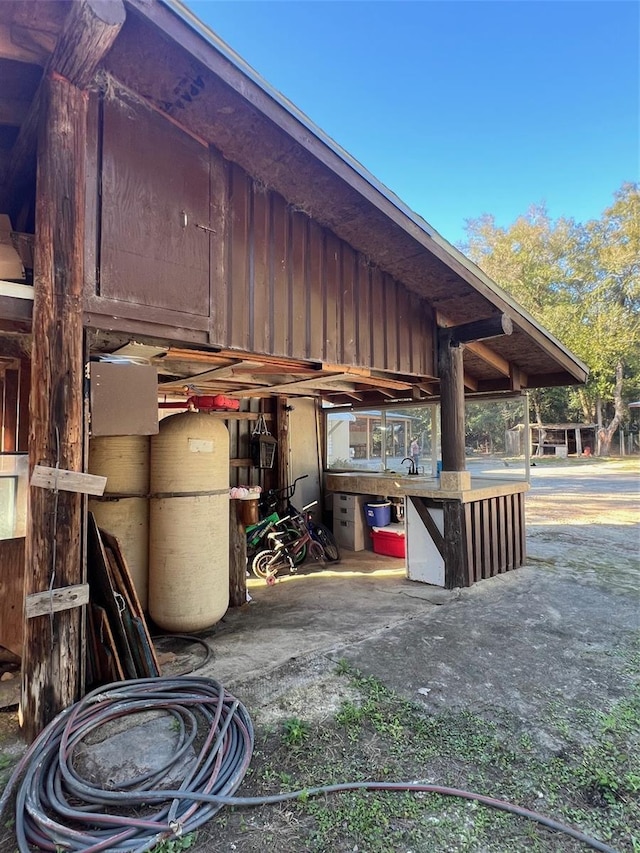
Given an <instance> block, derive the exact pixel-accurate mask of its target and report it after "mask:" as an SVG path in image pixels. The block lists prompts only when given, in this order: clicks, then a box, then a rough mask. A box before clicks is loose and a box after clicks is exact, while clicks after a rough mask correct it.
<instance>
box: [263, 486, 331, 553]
mask: <svg viewBox="0 0 640 853" xmlns="http://www.w3.org/2000/svg"><path fill="white" fill-rule="evenodd" d="M308 476H309V475H308V474H303V475H302V476H301V477H296V479H295V480H294V481H293V483H292V484H291V485H290V486H285V488H284V489H269V491H267V492H265V493H264V494H263V496H262V498H261V499H260V506H261V510H262V512H263V513H265V514H266V513H268V512H274V511H275V510H277V509H280V508H282V510H283V514H284V515H287V516H289V517H295V516H299V515H301V512H300V510H298V509H297V508H296V507H295V506H294V505H293V504H292V503H291V499H292V498H293V496H294V494H295V491H296V484H297V483H298V482H299V481H300V480H306V478H307V477H308ZM314 503H317V501H315V502H314ZM309 506H313V504H309ZM305 523H306V525H307V528H308V530H309V533H310V534H311V538H312V539H313V540H314V541H316V542H318V543H319V544H320V545H321V546H322V548H323V550H324V553H325V556H326V558H327V560H328V561H329V562H330V563H336V562H338V560H339V559H340V550H339V548H338V543H337V542H336V540H335V537H334V535H333V533H332V532H331V531H330V530H329V528H328V527H325V525H324V524H322V523H321V522H319V521H314V519H313V515H312V514H311V513H309V512H307V513H305ZM303 559H304V557H303ZM301 562H302V560H300V561H299V563H301ZM299 563H298V564H299Z"/></svg>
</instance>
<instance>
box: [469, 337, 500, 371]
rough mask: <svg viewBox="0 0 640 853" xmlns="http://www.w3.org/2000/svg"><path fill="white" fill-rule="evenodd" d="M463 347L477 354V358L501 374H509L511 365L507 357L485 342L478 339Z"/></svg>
mask: <svg viewBox="0 0 640 853" xmlns="http://www.w3.org/2000/svg"><path fill="white" fill-rule="evenodd" d="M465 347H466V348H467V349H468V350H469V351H470V352H472V353H473V354H474V355H477V356H478V358H480V359H482V361H484V362H486V364H490V365H491V367H493V368H495V369H496V370H497V371H498V373H502V375H503V376H509V374H510V370H511V367H510V364H509V362H508V361H507V359H506V358H504V357H503V356H501V355H499V354H498V353H497V352H494V351H493V350H492V349H490V348H489V347H488V346H487V345H486V344H483V343H480V342H479V341H478V342H477V343H472V344H465Z"/></svg>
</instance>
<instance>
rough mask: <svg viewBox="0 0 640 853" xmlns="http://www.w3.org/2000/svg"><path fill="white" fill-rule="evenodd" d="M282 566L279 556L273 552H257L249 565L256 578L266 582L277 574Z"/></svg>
mask: <svg viewBox="0 0 640 853" xmlns="http://www.w3.org/2000/svg"><path fill="white" fill-rule="evenodd" d="M283 565H284V563H283V561H282V560H281V559H280V555H279V554H278V553H277V552H276V551H273V550H267V551H259V552H258V553H257V554H256V555H255V557H254V558H253V561H252V563H251V571H252V572H253V573H254V575H255V576H256V577H257V578H260V579H261V580H266V579H267V578H268V577H269V576H273V575H275V574H276V573H277V571H278V569H281V568H282V566H283Z"/></svg>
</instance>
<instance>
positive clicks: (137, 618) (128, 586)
mask: <svg viewBox="0 0 640 853" xmlns="http://www.w3.org/2000/svg"><path fill="white" fill-rule="evenodd" d="M100 534H101V536H102V539H103V541H104V543H105V545H106V546H107V547H108V548H109V549H110V550H111V552H112V553H113V555H114V557H115V560H116V565H117V574H116V578H117V580H118V582H119V583H121V585H122V589H121V591H122V593H123V595H125V597H126V599H127V601H128V602H129V605H130V608H131V614H132V616H133V619H134V623H135V625H136V628H137V631H138V634H139V635H140V637H141V640H142V641H143V644H144V646H146V647H147V649H146V656H147V658H148V663H149V665H150V667H151V672H150V673H149V674H150V675H159V674H160V665H159V663H158V659H157V657H156V651H155V648H154V645H153V641H152V639H151V635H150V634H149V631H148V629H147V623H146V620H145V618H144V612H143V610H142V605H141V604H140V599H139V598H138V593H137V592H136V588H135V585H134V583H133V578H132V575H131V572H130V571H129V567H128V565H127V561H126V558H125V556H124V553H123V551H122V548H121V547H120V543H119V542H118V540H117V538H116V537H115V536H113V535H112V534H111V533H108V532H107V531H106V530H101V531H100ZM153 670H155V672H154V671H153Z"/></svg>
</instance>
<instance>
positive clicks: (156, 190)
mask: <svg viewBox="0 0 640 853" xmlns="http://www.w3.org/2000/svg"><path fill="white" fill-rule="evenodd" d="M0 80H1V81H2V85H1V86H0V213H1V214H6V215H7V216H8V217H9V221H10V226H9V227H8V229H7V228H5V230H4V231H1V230H0V239H1V240H3V241H4V242H0V247H4V248H5V249H6V250H7V252H8V253H9V254H11V253H12V252H15V253H17V257H18V258H19V261H18V262H17V266H16V269H18V273H17V274H9V275H7V274H6V273H5V274H4V276H2V277H3V278H4V279H5V280H4V281H3V282H2V284H1V285H0V388H1V393H0V399H1V401H2V448H1V449H2V451H3V457H2V458H3V459H9V457H11V456H12V455H14V454H20V453H23V454H24V453H28V460H29V468H30V471H33V469H34V468H35V466H41V467H43V468H52V469H58V471H62V472H65V473H66V472H72V473H87V471H88V445H89V435H90V434H91V422H95V417H96V416H97V414H98V413H97V412H96V413H93V414H92V413H91V412H90V399H91V393H92V391H94V392H96V397H97V388H96V387H94V388H93V389H89V390H88V385H89V384H90V383H89V375H90V372H89V370H88V366H89V365H90V364H91V365H94V364H96V363H99V362H96V361H95V359H97V358H104V356H105V355H106V356H109V355H111V356H113V357H114V361H117V358H118V357H120V358H125V359H126V358H131V359H133V360H134V361H135V359H136V358H139V359H145V360H146V361H147V362H148V363H149V364H150V365H151V366H152V367H153V368H154V370H156V371H157V380H154V381H157V383H158V389H157V390H158V399H159V401H161V402H162V401H165V402H166V401H170V400H174V401H175V400H176V399H179V398H180V395H181V394H183V389H184V387H185V385H188V384H191V383H193V384H194V385H195V386H196V388H197V393H200V394H226V395H230V396H232V397H234V398H235V399H240V400H241V401H242V406H241V410H240V411H239V412H237V413H234V414H233V415H232V414H228V416H227V417H226V418H225V419H226V422H227V424H228V425H229V432H230V436H231V439H230V447H231V452H230V456H231V458H230V471H231V475H230V482H231V483H232V484H233V483H234V482H245V483H246V482H249V481H251V482H258V480H259V479H260V477H262V482H263V484H267V485H269V484H272V485H275V484H277V483H283V482H286V481H287V479H288V477H289V469H288V465H289V453H288V450H287V447H288V445H287V442H288V415H289V409H290V406H288V405H287V400H290V399H291V398H292V397H299V398H301V399H302V398H304V399H310V400H311V401H312V404H313V405H314V406H315V407H316V409H319V406H320V401H328V402H331V403H334V404H340V405H354V406H358V405H360V406H369V407H370V406H372V405H376V406H378V405H385V404H388V403H394V404H397V403H398V401H405V402H406V401H411V402H414V403H415V402H418V401H425V400H427V401H428V400H436V399H437V400H439V401H440V405H441V420H442V423H441V431H442V461H443V475H442V477H443V479H442V484H441V488H442V489H443V490H444V491H445V492H446V493H447V494H450V495H456V496H458V498H457V499H456V500H453V499H452V500H451V501H449V503H448V504H447V509H446V512H445V532H444V539H443V538H442V536H441V537H440V539H441V540H442V541H440V542H439V545H440V547H441V549H444V551H443V552H446V554H447V560H448V565H449V566H450V567H453V566H454V565H455V566H462V567H463V569H462V570H461V571H462V572H463V574H462V580H458V582H462V583H465V582H469V581H468V578H467V577H466V575H464V572H465V571H466V568H464V567H466V566H467V564H468V562H469V555H470V553H471V552H472V551H473V549H474V547H475V548H476V550H478V553H479V549H480V550H481V548H480V539H478V542H477V543H476V544H475V545H474V540H473V535H472V534H473V531H472V529H471V527H472V526H473V525H474V524H476V523H478V524H484V525H485V533H486V531H487V530H488V531H489V533H488V534H486V535H485V540H486V541H484V546H486V548H487V549H488V548H489V547H490V544H491V543H490V542H489V539H488V538H487V535H489V536H491V535H492V533H494V532H495V537H498V538H500V536H501V535H502V534H501V532H499V531H498V527H497V525H498V523H500V524H502V525H503V526H505V525H506V533H504V531H503V533H504V536H506V538H505V539H504V541H507V539H508V530H509V529H510V527H511V526H513V524H515V521H514V520H515V518H516V515H517V516H518V518H520V515H518V514H519V513H520V512H521V511H523V509H522V507H523V504H522V502H521V500H520V498H521V496H520V497H519V498H518V501H519V502H517V503H515V504H514V505H513V507H512V506H511V504H508V506H509V510H508V514H504V513H503V514H502V515H498V517H497V518H498V520H496V518H495V517H494V518H493V520H492V522H491V524H492V525H493V526H491V525H489V526H487V525H488V522H487V521H486V519H485V521H484V522H482V521H481V515H482V507H479V508H478V509H477V518H476V514H475V509H471V510H470V511H467V510H465V507H464V500H461V499H459V496H460V495H464V493H465V490H468V489H469V486H470V484H469V478H468V474H467V472H466V471H465V448H464V423H463V421H464V418H463V404H464V398H465V394H467V395H468V394H474V395H482V394H485V393H487V394H488V393H491V394H496V393H505V394H513V393H518V392H520V391H523V390H526V389H527V388H537V387H544V386H551V385H567V384H573V383H580V382H583V381H584V380H585V378H586V369H585V367H584V365H582V364H581V363H580V362H578V361H577V360H576V358H575V357H574V356H573V355H572V354H571V353H570V352H568V351H567V350H566V349H565V348H563V346H562V345H561V344H560V343H558V341H556V340H554V339H553V338H552V337H551V336H550V335H549V333H548V332H547V331H546V330H545V329H543V328H541V327H540V326H539V325H538V324H537V323H536V322H535V321H534V320H533V319H532V318H531V317H530V316H528V315H527V314H526V313H525V312H524V311H523V310H522V309H521V308H520V307H519V306H518V305H517V304H516V303H515V302H514V301H513V300H512V299H511V298H510V297H509V296H508V295H506V294H505V293H504V292H502V291H501V290H500V289H499V288H498V287H497V286H496V285H495V284H494V283H493V282H492V281H490V280H489V279H488V278H487V276H485V275H484V274H483V273H482V272H481V271H480V270H479V269H478V268H477V267H475V266H474V265H473V264H472V263H471V262H469V261H468V260H467V259H466V258H465V257H464V256H463V255H462V254H460V253H459V252H458V251H457V250H456V249H454V248H453V247H452V246H451V245H449V244H448V243H447V242H446V241H445V240H444V239H443V238H442V237H441V236H440V235H439V234H438V233H437V232H435V231H434V230H433V229H432V228H431V227H430V226H429V225H428V224H427V223H426V222H425V221H424V220H422V219H421V218H420V217H418V216H416V215H415V214H414V213H412V212H411V211H410V210H409V209H408V208H407V207H406V206H405V205H404V204H403V203H402V202H401V201H400V200H399V199H398V198H397V197H396V196H394V195H393V193H391V192H390V191H389V190H387V189H386V188H385V187H384V186H382V185H381V184H380V183H379V182H378V181H376V180H375V178H374V177H373V176H372V175H371V174H369V173H368V172H366V170H364V169H363V168H362V166H360V164H358V163H357V162H356V161H355V160H353V159H352V158H351V157H350V156H349V155H348V154H347V153H346V152H345V151H344V150H342V149H341V148H340V147H339V146H338V145H336V144H335V143H334V142H333V141H332V140H331V139H329V138H328V137H327V136H326V135H325V134H323V133H322V131H321V130H320V129H319V128H317V127H316V126H314V125H313V124H312V123H311V122H310V121H309V120H308V119H307V118H306V117H305V116H304V115H303V114H301V113H300V112H299V111H298V110H297V109H296V108H295V107H294V106H293V105H292V104H291V103H290V102H288V101H287V100H286V99H284V98H283V97H282V96H281V95H279V94H278V93H277V92H275V91H274V90H273V89H271V88H270V87H269V86H268V85H267V84H266V83H265V81H264V80H262V79H261V78H260V77H259V76H258V75H257V74H256V73H255V72H254V71H253V70H252V69H251V68H249V67H248V66H247V65H246V64H245V63H244V62H243V61H242V59H241V58H240V57H238V56H237V55H236V54H235V53H234V52H233V51H232V50H230V49H229V48H228V47H227V46H226V45H224V44H223V43H222V42H221V41H220V40H219V39H218V38H217V37H216V35H215V34H214V33H212V32H211V31H210V30H208V29H207V28H206V27H204V26H203V25H202V24H200V23H199V22H198V21H197V20H196V19H195V18H194V17H193V16H192V15H191V14H190V12H189V11H188V10H187V9H186V8H185V7H184V6H183V5H182V4H180V3H178V2H174V0H73V2H70V0H29V2H23V0H4V2H3V3H2V4H0ZM3 234H4V237H3V236H2V235H3ZM0 258H2V255H1V254H0ZM13 260H14V264H15V263H16V262H15V257H14V259H13ZM94 385H95V383H94ZM118 391H119V385H118V383H116V385H115V387H113V388H112V390H111V396H110V401H111V402H112V403H113V405H114V406H116V403H117V402H118V401H117V399H116V398H117V397H118ZM188 393H193V391H191V392H188ZM154 394H155V391H154ZM183 396H184V394H183ZM138 399H142V396H139V395H137V392H136V391H130V392H128V393H126V394H125V399H124V400H123V401H121V403H122V405H121V406H120V408H119V409H114V410H113V411H120V412H123V413H124V414H123V415H122V417H123V418H124V419H125V420H126V417H125V415H126V414H127V413H128V414H131V415H135V414H137V412H136V410H137V408H138V404H137V403H136V401H137V400H138ZM140 405H141V404H140ZM106 408H107V412H109V407H108V406H107V407H106ZM113 411H112V414H113ZM261 412H262V413H264V414H265V415H266V417H267V423H269V424H270V425H271V430H272V432H273V433H274V435H276V436H277V438H278V460H277V465H276V467H275V468H274V469H273V471H266V472H262V474H259V472H256V470H255V469H253V468H252V463H251V459H250V455H249V452H248V438H249V436H250V432H251V429H252V426H253V424H254V423H255V418H256V417H257V415H258V413H261ZM156 416H157V411H156V412H155V414H154V417H156ZM90 418H91V421H90ZM133 420H134V421H135V417H134V418H133ZM127 422H128V421H127ZM318 423H319V425H320V431H321V426H322V420H321V418H320V417H319V415H318ZM126 429H127V427H126V426H125V425H124V421H123V426H122V430H123V431H124V432H126ZM130 429H131V430H132V431H135V427H131V428H130ZM308 441H309V446H308V447H307V450H306V452H307V453H308V454H309V455H310V456H311V457H313V458H314V459H316V460H317V458H318V446H317V442H316V435H315V434H311V435H310V436H309V439H308ZM57 476H58V475H56V477H57ZM55 482H56V484H57V483H58V480H57V479H56V480H55ZM78 488H80V491H66V490H62V489H58V488H57V485H56V487H55V488H38V487H35V486H34V485H32V486H31V487H30V488H29V513H28V517H27V518H26V519H25V520H24V529H23V531H22V533H23V534H24V539H22V538H20V537H17V536H13V537H9V538H8V539H5V540H3V541H2V543H1V544H2V546H3V550H2V564H1V568H0V597H1V596H6V595H7V586H8V583H9V578H10V577H15V576H16V575H15V572H14V573H13V574H12V572H11V569H10V566H11V565H16V564H17V563H19V562H20V563H21V561H22V559H23V549H24V560H25V563H26V567H27V570H26V571H25V572H24V577H25V586H24V596H25V598H29V597H30V596H34V595H37V594H40V593H46V591H47V590H49V589H50V588H51V587H52V585H53V587H55V589H56V590H61V591H62V592H61V593H60V596H59V598H60V599H63V598H64V594H63V593H64V590H65V589H69V588H75V587H77V586H78V585H82V584H83V582H84V579H85V574H84V573H85V566H86V560H85V550H84V545H83V542H84V531H85V518H86V501H87V498H86V494H83V493H82V486H79V487H78ZM514 494H515V493H514ZM516 497H517V495H516ZM469 506H471V505H470V504H469ZM423 509H424V511H425V513H426V517H427V520H426V522H425V523H427V524H429V521H428V511H429V504H428V502H425V505H424V507H423ZM512 510H513V511H512ZM465 525H467V526H466V527H465ZM432 526H433V525H432ZM434 535H435V534H434ZM438 535H439V534H438ZM478 535H479V534H478ZM519 535H520V534H518V536H519ZM495 537H494V538H495ZM503 538H504V537H503ZM443 543H444V544H443ZM484 546H483V547H484ZM505 547H506V546H505ZM496 553H497V552H496ZM505 553H506V552H505ZM518 554H520V559H521V558H522V554H521V553H520V552H519V551H518ZM52 567H53V568H52ZM456 571H457V569H456ZM52 572H53V574H52ZM481 576H484V575H481ZM472 579H473V578H472ZM20 583H21V580H20ZM1 604H2V602H1V601H0V607H1ZM73 604H74V601H73V600H67V601H66V602H65V604H64V606H65V608H66V609H59V610H58V609H56V610H55V612H53V609H52V611H51V613H50V614H49V616H41V617H39V618H29V619H25V621H24V645H23V653H22V657H23V688H22V712H23V715H24V719H25V730H26V734H27V736H28V737H30V738H32V737H33V736H34V735H35V734H36V733H37V732H38V730H39V729H40V728H41V727H42V726H43V724H44V723H45V722H46V721H47V720H48V719H50V718H51V717H52V716H53V715H54V714H55V713H56V712H57V711H58V710H59V709H60V708H61V707H65V706H66V705H67V704H69V703H70V702H71V701H73V700H74V699H75V698H76V697H77V695H78V692H79V690H81V689H82V664H81V661H82V651H83V646H82V644H83V639H82V638H83V620H82V615H83V612H84V611H83V608H82V607H77V606H73ZM61 606H62V605H61ZM21 616H22V614H20V617H21Z"/></svg>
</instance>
